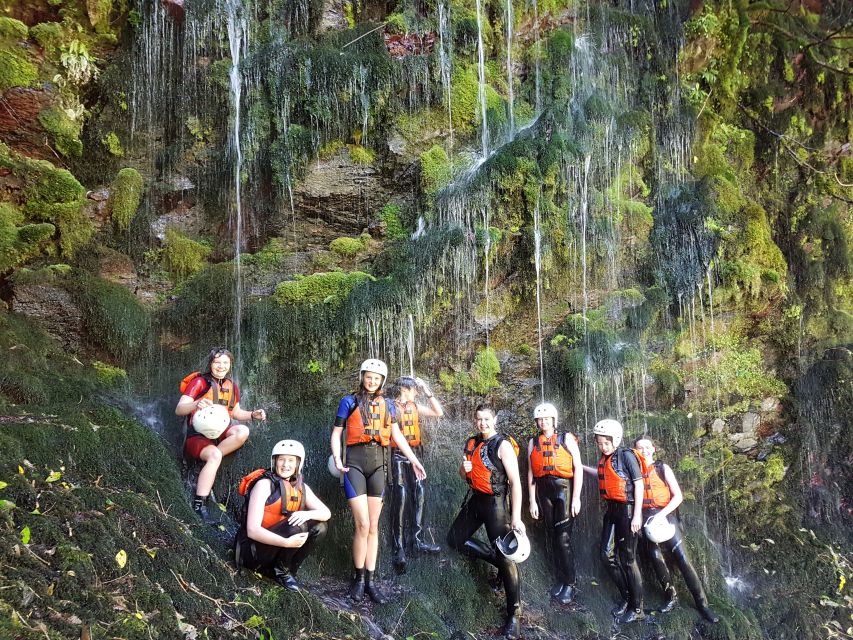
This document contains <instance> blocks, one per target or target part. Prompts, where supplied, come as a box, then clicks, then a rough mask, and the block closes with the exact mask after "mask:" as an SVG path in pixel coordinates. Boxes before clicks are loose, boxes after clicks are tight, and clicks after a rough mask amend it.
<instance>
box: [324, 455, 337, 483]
mask: <svg viewBox="0 0 853 640" xmlns="http://www.w3.org/2000/svg"><path fill="white" fill-rule="evenodd" d="M326 468H327V469H328V470H329V473H330V474H332V477H333V478H338V479H340V477H341V472H340V471H338V468H337V467H336V466H335V456H334V455H330V456H329V459H328V460H327V461H326Z"/></svg>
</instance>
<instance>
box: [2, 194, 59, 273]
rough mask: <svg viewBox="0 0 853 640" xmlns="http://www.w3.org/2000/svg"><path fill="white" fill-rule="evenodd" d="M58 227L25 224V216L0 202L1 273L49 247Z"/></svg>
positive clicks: (43, 224)
mask: <svg viewBox="0 0 853 640" xmlns="http://www.w3.org/2000/svg"><path fill="white" fill-rule="evenodd" d="M55 231H56V227H54V226H53V225H52V224H50V223H47V222H43V223H40V224H24V214H22V213H21V212H20V211H18V209H17V208H16V207H14V206H13V205H11V204H9V203H6V202H0V273H2V272H5V271H8V270H10V269H12V268H14V267H17V266H18V265H21V264H23V263H25V262H27V260H29V259H30V258H32V257H34V256H36V255H38V254H39V253H41V251H42V250H43V249H44V248H45V247H46V246H48V243H49V242H50V239H51V238H52V237H53V234H54V232H55Z"/></svg>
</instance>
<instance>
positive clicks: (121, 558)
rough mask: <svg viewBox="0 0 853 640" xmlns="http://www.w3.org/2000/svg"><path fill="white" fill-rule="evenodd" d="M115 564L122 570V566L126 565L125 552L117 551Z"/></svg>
mask: <svg viewBox="0 0 853 640" xmlns="http://www.w3.org/2000/svg"><path fill="white" fill-rule="evenodd" d="M116 564H117V565H118V567H119V569H124V565H126V564H127V551H125V550H124V549H119V552H118V553H117V554H116Z"/></svg>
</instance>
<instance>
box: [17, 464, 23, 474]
mask: <svg viewBox="0 0 853 640" xmlns="http://www.w3.org/2000/svg"><path fill="white" fill-rule="evenodd" d="M18 473H19V474H20V475H24V468H23V467H22V466H21V465H18Z"/></svg>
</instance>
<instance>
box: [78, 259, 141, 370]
mask: <svg viewBox="0 0 853 640" xmlns="http://www.w3.org/2000/svg"><path fill="white" fill-rule="evenodd" d="M75 280H76V282H75V292H76V297H77V300H78V304H79V305H80V310H81V311H82V312H83V323H84V326H85V328H86V334H87V336H88V338H89V339H90V340H92V341H93V342H94V343H95V344H97V345H98V346H100V347H101V348H103V349H104V350H105V351H106V352H107V353H108V354H110V355H111V356H113V357H115V358H117V359H121V360H123V361H124V360H126V359H127V358H129V357H130V356H132V355H134V354H135V353H136V352H137V351H138V350H139V349H140V348H141V347H142V346H143V345H144V344H145V341H146V339H147V338H148V331H149V328H150V321H149V318H148V313H147V312H146V311H145V309H144V308H143V307H142V305H141V304H140V302H139V301H138V300H137V299H136V296H134V295H133V294H132V293H131V292H130V291H128V290H127V289H126V288H125V287H123V286H121V285H118V284H115V283H112V282H108V281H107V280H103V279H101V278H98V277H95V276H92V275H89V274H85V273H83V274H80V275H79V278H77V279H75Z"/></svg>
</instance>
